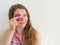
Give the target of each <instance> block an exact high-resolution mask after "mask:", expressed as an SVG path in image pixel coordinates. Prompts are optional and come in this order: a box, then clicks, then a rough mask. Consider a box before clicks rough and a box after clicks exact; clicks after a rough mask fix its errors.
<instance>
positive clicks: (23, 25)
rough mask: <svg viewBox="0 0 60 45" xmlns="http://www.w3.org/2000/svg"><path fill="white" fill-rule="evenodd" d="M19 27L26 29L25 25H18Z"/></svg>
mask: <svg viewBox="0 0 60 45" xmlns="http://www.w3.org/2000/svg"><path fill="white" fill-rule="evenodd" d="M17 26H18V27H22V28H24V27H25V24H18V25H17Z"/></svg>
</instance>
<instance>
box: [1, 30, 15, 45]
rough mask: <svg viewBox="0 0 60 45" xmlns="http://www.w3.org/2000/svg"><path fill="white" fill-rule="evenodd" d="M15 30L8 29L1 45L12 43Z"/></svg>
mask: <svg viewBox="0 0 60 45" xmlns="http://www.w3.org/2000/svg"><path fill="white" fill-rule="evenodd" d="M14 32H15V31H14V30H7V31H6V32H5V33H4V35H3V39H2V42H1V45H10V43H11V40H12V37H13V34H14Z"/></svg>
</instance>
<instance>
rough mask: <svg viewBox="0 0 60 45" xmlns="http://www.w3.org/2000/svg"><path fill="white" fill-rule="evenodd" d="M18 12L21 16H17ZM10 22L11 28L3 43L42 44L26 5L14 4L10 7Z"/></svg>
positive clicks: (4, 44) (14, 44)
mask: <svg viewBox="0 0 60 45" xmlns="http://www.w3.org/2000/svg"><path fill="white" fill-rule="evenodd" d="M17 14H18V15H20V17H18V16H16V15H17ZM18 19H20V20H18ZM9 23H10V29H8V30H7V31H6V32H5V34H4V37H3V40H2V45H41V42H40V37H38V33H37V31H36V30H35V29H34V28H33V27H32V24H31V22H30V15H29V13H28V10H27V9H26V7H24V6H23V5H21V4H15V5H12V6H11V8H10V9H9Z"/></svg>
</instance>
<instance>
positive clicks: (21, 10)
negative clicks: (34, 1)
mask: <svg viewBox="0 0 60 45" xmlns="http://www.w3.org/2000/svg"><path fill="white" fill-rule="evenodd" d="M16 14H22V15H23V14H27V13H26V11H25V9H17V10H15V12H14V15H16Z"/></svg>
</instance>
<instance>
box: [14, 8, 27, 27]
mask: <svg viewBox="0 0 60 45" xmlns="http://www.w3.org/2000/svg"><path fill="white" fill-rule="evenodd" d="M16 14H20V15H21V20H20V21H17V23H18V25H17V26H18V27H23V28H24V27H25V25H26V24H27V21H28V17H27V13H26V11H25V9H17V10H16V11H15V12H14V17H15V16H16Z"/></svg>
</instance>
